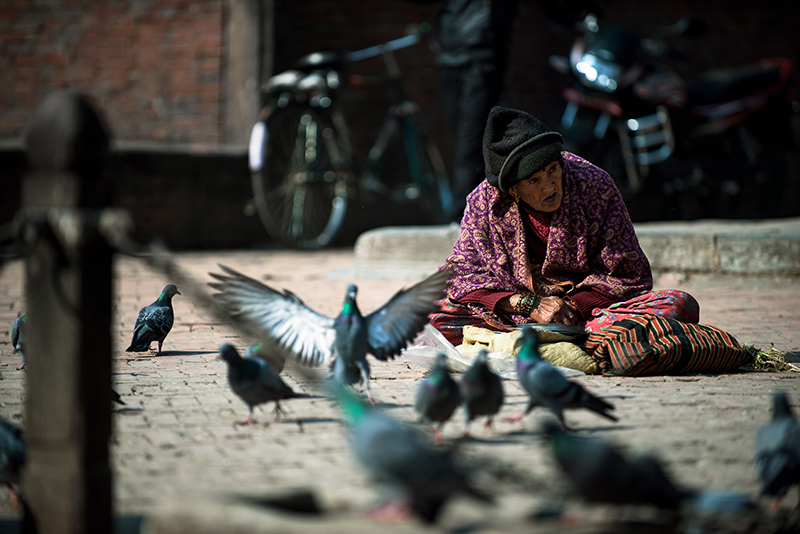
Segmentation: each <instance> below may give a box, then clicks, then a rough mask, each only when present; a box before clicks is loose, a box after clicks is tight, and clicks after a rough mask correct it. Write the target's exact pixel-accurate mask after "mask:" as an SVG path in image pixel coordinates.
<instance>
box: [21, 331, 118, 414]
mask: <svg viewBox="0 0 800 534" xmlns="http://www.w3.org/2000/svg"><path fill="white" fill-rule="evenodd" d="M27 325H28V316H27V315H22V316H20V317H18V318H17V320H16V321H14V324H12V325H11V346H12V347H14V350H16V351H17V354H19V359H20V360H22V365H20V366H19V367H17V369H24V370H26V371H27V370H28V364H27V362H26V361H25V354H24V351H25V331H26V330H27ZM111 401H112V402H116V403H118V404H125V403H124V402H123V401H122V397H120V396H119V393H117V392H116V391H114V390H113V389H112V390H111Z"/></svg>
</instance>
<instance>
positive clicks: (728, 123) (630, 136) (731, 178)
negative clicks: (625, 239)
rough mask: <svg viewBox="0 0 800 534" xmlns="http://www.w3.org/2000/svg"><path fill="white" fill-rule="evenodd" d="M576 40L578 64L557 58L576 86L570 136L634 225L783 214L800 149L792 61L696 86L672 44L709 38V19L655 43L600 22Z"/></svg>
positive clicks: (570, 96) (701, 80) (721, 75)
mask: <svg viewBox="0 0 800 534" xmlns="http://www.w3.org/2000/svg"><path fill="white" fill-rule="evenodd" d="M576 29H577V30H578V36H577V38H576V39H575V41H574V43H573V45H572V49H571V51H570V54H569V57H563V56H551V57H550V58H549V59H550V65H551V66H552V67H553V68H554V69H555V70H556V71H557V72H559V73H562V74H565V75H568V76H569V77H570V80H571V83H570V84H568V86H566V87H565V88H564V90H563V98H564V100H565V101H566V106H565V109H564V112H563V114H562V116H561V121H560V128H559V130H560V131H561V133H562V135H563V136H564V139H565V149H566V150H569V151H571V152H575V153H577V154H579V155H581V156H582V157H585V158H586V159H588V160H589V161H591V162H592V163H594V164H596V165H598V166H599V167H601V168H603V169H604V170H606V171H607V172H609V174H611V176H612V177H613V178H614V179H615V181H616V182H617V185H618V187H619V189H620V191H621V192H622V194H623V197H624V198H625V199H626V202H627V204H628V207H629V210H630V212H631V217H632V218H633V219H634V220H652V219H674V218H680V219H696V218H701V217H722V218H753V217H771V216H776V215H783V214H784V213H782V210H783V211H785V210H786V209H787V207H786V205H787V198H786V195H785V194H784V192H785V191H791V190H793V189H794V188H793V185H792V176H791V174H792V163H793V155H794V153H795V152H796V148H797V147H798V146H800V145H798V143H797V139H798V135H797V132H800V128H799V127H798V124H800V105H798V103H797V102H795V101H794V90H795V83H796V76H797V74H796V71H795V68H794V65H793V64H792V61H791V60H789V59H787V58H767V59H763V60H761V61H760V62H758V63H755V64H752V65H744V66H741V67H737V68H732V69H725V70H715V71H709V72H706V73H703V74H702V75H701V76H700V77H698V78H697V79H695V80H692V81H687V80H685V79H684V78H683V77H682V76H681V75H680V74H679V70H680V65H681V64H683V63H685V62H686V60H687V59H689V58H688V56H687V55H685V54H682V53H681V52H680V51H679V50H677V49H676V48H674V47H673V46H671V45H670V44H669V41H670V40H671V39H672V38H675V37H698V36H700V35H703V34H704V33H705V32H706V31H707V24H706V23H705V21H703V20H702V19H699V18H684V19H681V20H679V21H678V22H676V23H675V24H672V25H670V26H667V27H664V28H661V29H659V30H658V31H656V32H655V33H654V34H653V36H652V37H650V38H642V37H640V36H639V35H637V34H636V33H634V32H632V31H630V30H628V29H626V28H624V27H621V26H616V25H612V24H606V23H604V22H603V23H601V21H600V20H599V18H598V17H597V16H596V15H594V14H589V15H587V16H586V17H585V18H584V19H583V21H582V22H579V23H578V24H577V25H576ZM664 197H666V199H665V198H664ZM665 200H666V202H665Z"/></svg>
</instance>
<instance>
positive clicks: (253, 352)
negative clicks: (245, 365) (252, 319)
mask: <svg viewBox="0 0 800 534" xmlns="http://www.w3.org/2000/svg"><path fill="white" fill-rule="evenodd" d="M281 352H282V351H281V350H280V347H278V346H277V345H275V343H272V344H271V346H270V348H269V350H268V349H267V346H266V345H265V344H264V342H263V341H256V342H255V343H251V344H250V345H247V347H245V349H244V355H245V358H261V359H262V360H266V361H267V363H269V364H270V365H271V366H272V368H273V369H275V372H277V373H280V372H281V371H283V368H284V366H285V365H286V356H285V355H283V354H281Z"/></svg>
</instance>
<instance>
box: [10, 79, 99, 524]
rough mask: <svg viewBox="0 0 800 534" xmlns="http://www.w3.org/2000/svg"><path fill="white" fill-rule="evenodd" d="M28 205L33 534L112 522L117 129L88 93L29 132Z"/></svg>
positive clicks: (55, 98) (28, 492)
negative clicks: (112, 242)
mask: <svg viewBox="0 0 800 534" xmlns="http://www.w3.org/2000/svg"><path fill="white" fill-rule="evenodd" d="M25 143H26V149H27V153H28V157H29V160H30V165H31V171H30V172H29V173H28V174H27V175H26V176H25V179H24V183H23V188H22V205H23V210H24V214H25V216H26V218H27V220H28V221H30V222H31V223H32V225H33V226H34V228H36V230H37V231H36V242H35V245H34V247H33V250H32V251H31V252H30V254H29V256H28V258H27V264H26V268H25V274H26V295H27V315H28V321H27V327H28V330H27V338H26V342H27V349H28V352H27V359H28V363H27V368H28V391H27V412H26V421H25V423H26V424H25V441H26V445H27V450H28V456H27V464H26V466H25V469H24V472H23V480H22V493H23V497H24V499H25V501H26V510H25V512H26V513H25V519H24V521H23V531H24V532H39V533H41V534H48V533H64V534H77V533H95V532H96V533H108V532H111V531H112V528H113V527H112V511H111V506H112V496H111V486H112V485H111V469H110V466H109V449H108V442H109V437H110V434H111V309H112V308H111V306H112V263H111V260H112V250H111V249H110V247H109V246H108V245H107V244H106V242H105V241H104V240H103V239H102V238H101V237H100V235H99V233H98V230H97V222H98V219H99V213H100V208H103V207H105V206H108V205H109V204H110V203H111V200H112V197H111V187H110V183H109V181H107V180H106V179H105V178H104V177H103V175H102V169H103V166H104V163H105V161H106V156H107V154H108V150H109V132H108V129H107V128H106V126H105V124H104V121H103V120H102V118H101V117H100V116H99V115H98V113H97V111H96V110H95V109H94V107H93V106H92V104H91V102H90V101H89V100H88V98H86V97H85V96H82V95H79V94H75V93H71V92H68V91H60V92H56V93H52V94H50V95H48V96H47V97H46V98H45V99H44V100H43V101H42V103H41V104H40V106H39V108H38V109H37V112H36V114H35V116H34V119H33V122H32V124H31V127H30V129H29V130H28V133H27V135H26V139H25Z"/></svg>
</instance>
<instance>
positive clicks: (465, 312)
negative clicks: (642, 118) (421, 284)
mask: <svg viewBox="0 0 800 534" xmlns="http://www.w3.org/2000/svg"><path fill="white" fill-rule="evenodd" d="M562 142H563V139H562V137H561V135H559V134H558V133H557V132H554V131H550V130H549V129H548V128H547V127H546V126H545V125H544V124H542V123H541V122H539V121H538V120H537V119H535V118H534V117H532V116H530V115H528V114H527V113H524V112H522V111H518V110H514V109H507V108H501V107H495V108H494V109H492V111H491V113H490V115H489V118H488V121H487V124H486V130H485V133H484V139H483V153H484V160H485V164H486V180H484V181H483V182H482V183H481V184H480V185H479V186H478V187H476V188H475V190H473V191H472V193H470V195H469V196H468V198H467V208H466V210H465V212H464V218H463V219H462V221H461V235H460V237H459V239H458V241H457V242H456V244H455V245H454V247H453V252H452V254H451V255H450V256H449V257H448V258H447V266H448V267H449V268H450V270H451V272H452V273H453V275H452V278H451V286H450V288H449V290H448V295H447V297H448V298H446V299H444V300H443V301H441V312H440V313H436V314H434V315H432V316H431V322H432V324H433V325H434V326H435V327H436V328H437V329H439V330H440V331H441V332H442V333H443V334H444V335H445V337H446V338H447V339H448V340H450V341H451V342H452V343H454V344H458V343H460V342H461V338H462V333H461V330H462V328H463V327H464V326H465V325H476V326H482V327H485V328H490V329H494V330H501V331H502V330H508V329H509V328H511V327H514V326H516V325H520V324H524V323H561V324H571V325H585V327H586V328H587V330H589V331H598V330H603V329H605V328H607V327H609V326H610V325H611V324H612V323H613V322H614V321H616V320H619V319H623V318H625V317H630V316H631V315H641V314H655V315H662V316H665V317H669V318H673V319H677V320H679V321H682V322H688V323H696V322H697V321H698V318H699V308H698V304H697V302H696V301H695V299H694V298H693V297H692V296H691V295H689V294H687V293H684V292H682V291H673V290H669V291H653V290H652V288H653V275H652V272H651V270H650V263H649V262H648V260H647V257H646V256H645V255H644V253H643V252H642V249H641V248H640V246H639V241H638V240H637V238H636V233H635V232H634V229H633V224H632V223H631V219H630V216H629V215H628V210H627V208H626V207H625V204H624V202H623V201H622V197H621V195H620V193H619V191H618V190H617V188H616V186H615V185H614V181H613V179H612V178H611V177H610V176H609V175H608V174H607V173H606V172H605V171H603V170H602V169H600V168H598V167H596V166H594V165H592V164H591V163H589V162H588V161H586V160H584V159H582V158H580V157H578V156H576V155H575V154H571V153H569V152H563V151H562Z"/></svg>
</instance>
